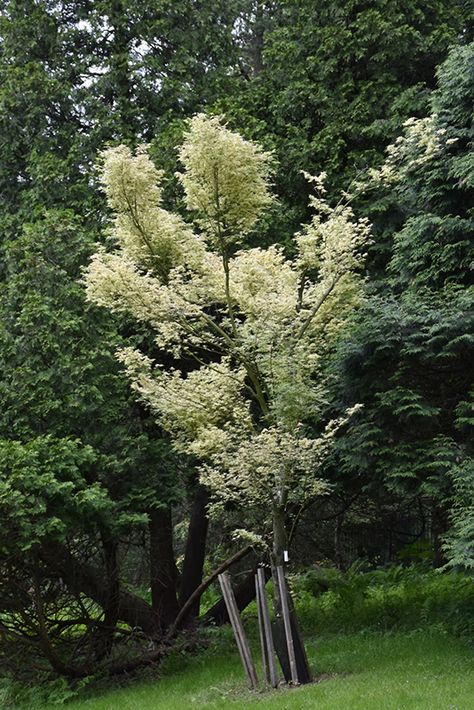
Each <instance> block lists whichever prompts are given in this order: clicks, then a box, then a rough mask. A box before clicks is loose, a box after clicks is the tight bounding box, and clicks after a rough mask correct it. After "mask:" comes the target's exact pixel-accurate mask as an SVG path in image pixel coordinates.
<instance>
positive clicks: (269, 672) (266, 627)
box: [255, 567, 278, 688]
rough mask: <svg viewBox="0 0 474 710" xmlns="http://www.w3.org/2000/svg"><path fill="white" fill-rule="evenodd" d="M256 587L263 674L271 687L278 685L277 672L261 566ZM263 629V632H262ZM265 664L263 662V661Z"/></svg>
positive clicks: (263, 573) (256, 579) (264, 581)
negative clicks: (262, 650) (263, 648)
mask: <svg viewBox="0 0 474 710" xmlns="http://www.w3.org/2000/svg"><path fill="white" fill-rule="evenodd" d="M255 582H256V588H257V592H258V597H257V599H258V600H259V607H258V611H259V622H260V618H261V630H260V634H261V637H262V638H263V643H264V645H265V650H266V667H265V674H266V677H267V682H269V683H270V685H271V686H272V688H277V687H278V674H277V669H276V664H275V646H274V643H273V634H272V625H271V623H270V613H269V611H268V603H267V595H266V590H265V585H266V579H265V572H264V571H263V569H262V568H261V567H259V568H258V570H257V574H256V577H255ZM262 631H263V633H262ZM264 665H265V663H264Z"/></svg>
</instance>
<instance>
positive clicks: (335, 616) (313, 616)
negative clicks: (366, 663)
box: [292, 565, 474, 635]
mask: <svg viewBox="0 0 474 710" xmlns="http://www.w3.org/2000/svg"><path fill="white" fill-rule="evenodd" d="M331 574H332V578H331ZM331 574H328V571H327V570H318V571H317V572H315V571H314V570H311V571H309V572H306V573H305V574H303V575H301V576H300V577H297V578H294V579H293V584H292V586H293V592H294V596H295V603H296V606H297V607H298V611H299V615H300V618H301V619H302V621H303V625H304V627H305V628H306V630H307V631H311V633H315V632H316V633H322V632H353V631H360V630H362V629H366V630H380V631H390V630H411V629H418V628H422V627H427V626H439V627H440V628H443V629H444V630H445V631H448V632H450V633H454V634H459V635H469V634H471V635H472V634H473V633H474V580H473V579H472V577H470V576H468V575H466V574H461V573H456V572H439V571H436V570H426V568H424V567H423V566H422V565H415V566H412V567H402V566H401V565H394V566H392V567H389V568H387V569H379V570H374V571H371V572H361V571H360V569H359V568H358V566H356V567H355V568H353V569H351V570H349V572H348V573H347V575H346V577H345V578H342V577H339V579H338V576H337V573H336V572H335V571H333V572H332V573H331ZM318 575H321V576H322V577H323V579H324V580H325V582H327V580H328V579H329V580H330V583H329V585H328V588H327V590H326V591H321V587H320V585H319V583H318Z"/></svg>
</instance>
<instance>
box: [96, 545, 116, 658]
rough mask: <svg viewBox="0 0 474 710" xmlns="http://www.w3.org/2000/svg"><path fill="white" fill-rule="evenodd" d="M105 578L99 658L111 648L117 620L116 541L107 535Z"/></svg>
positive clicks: (104, 655) (104, 546) (105, 654)
mask: <svg viewBox="0 0 474 710" xmlns="http://www.w3.org/2000/svg"><path fill="white" fill-rule="evenodd" d="M102 547H103V549H104V558H105V569H106V579H107V591H106V594H107V598H106V605H105V607H104V622H103V625H102V629H101V633H100V634H99V636H98V639H97V644H96V651H95V653H96V658H97V660H101V659H102V658H104V657H106V656H108V655H109V654H110V652H111V650H112V646H113V641H114V633H115V629H116V626H117V622H118V620H119V606H120V578H119V569H118V562H117V543H116V542H115V540H112V539H111V538H110V537H108V536H107V535H103V536H102Z"/></svg>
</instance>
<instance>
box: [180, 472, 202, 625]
mask: <svg viewBox="0 0 474 710" xmlns="http://www.w3.org/2000/svg"><path fill="white" fill-rule="evenodd" d="M208 502H209V493H208V491H207V490H206V489H205V488H204V487H203V486H200V485H198V486H197V488H196V492H195V495H194V502H193V507H192V510H191V518H190V520H189V528H188V536H187V540H186V551H185V554H184V563H183V573H182V575H181V588H180V593H179V603H180V606H183V604H185V603H186V602H187V600H188V599H189V597H190V596H191V594H192V593H193V592H194V590H195V589H197V588H198V587H199V585H200V584H201V582H202V579H203V570H204V559H205V555H206V538H207V529H208V523H209V521H208V517H207V504H208ZM198 616H199V600H197V601H196V604H195V605H194V606H193V607H192V608H191V610H190V613H189V615H188V617H187V621H188V623H189V622H190V621H192V620H193V619H195V618H197V617H198Z"/></svg>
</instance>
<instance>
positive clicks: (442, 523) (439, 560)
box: [431, 505, 449, 567]
mask: <svg viewBox="0 0 474 710" xmlns="http://www.w3.org/2000/svg"><path fill="white" fill-rule="evenodd" d="M448 528H449V518H448V514H447V512H446V510H445V508H443V507H440V506H438V505H434V506H433V508H432V511H431V535H432V539H433V548H434V557H433V566H434V567H442V566H443V565H445V564H446V562H447V559H446V555H445V554H444V550H443V543H444V536H445V535H446V533H447V531H448Z"/></svg>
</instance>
